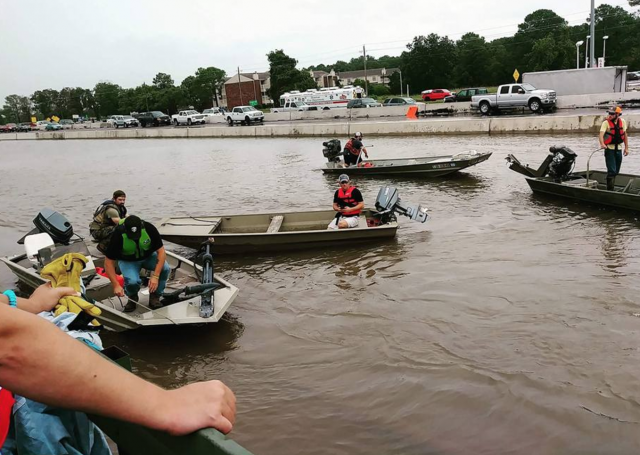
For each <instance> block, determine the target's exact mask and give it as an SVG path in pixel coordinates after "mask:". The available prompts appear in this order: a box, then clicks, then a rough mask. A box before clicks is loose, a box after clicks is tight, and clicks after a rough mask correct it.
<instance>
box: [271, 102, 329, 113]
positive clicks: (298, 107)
mask: <svg viewBox="0 0 640 455" xmlns="http://www.w3.org/2000/svg"><path fill="white" fill-rule="evenodd" d="M317 110H318V107H317V106H309V105H308V104H307V103H305V102H304V101H286V102H285V103H284V106H282V107H274V108H273V109H271V112H274V113H275V112H290V111H317Z"/></svg>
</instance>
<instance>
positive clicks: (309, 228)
mask: <svg viewBox="0 0 640 455" xmlns="http://www.w3.org/2000/svg"><path fill="white" fill-rule="evenodd" d="M371 213H372V212H371V211H369V210H367V211H364V212H363V215H361V218H360V225H359V226H358V227H357V228H352V229H337V230H328V229H327V226H328V224H329V223H330V222H331V220H332V219H333V217H334V216H335V212H334V211H333V210H322V211H310V212H297V213H270V214H255V215H232V216H224V215H222V216H218V217H178V218H166V219H164V220H162V221H161V222H160V223H159V224H158V231H159V232H160V235H161V236H162V238H163V239H164V240H166V241H169V242H172V243H176V244H178V245H183V246H186V247H189V248H194V249H197V248H199V247H200V245H201V244H202V242H204V241H206V240H208V239H211V238H213V239H214V242H213V244H212V245H211V247H212V251H213V253H215V254H241V253H265V252H269V253H277V252H283V251H292V250H300V249H310V248H321V247H329V246H336V245H345V244H352V243H357V242H371V241H380V240H384V239H392V238H393V237H395V235H396V232H397V229H398V223H397V222H396V221H392V222H390V223H388V224H385V225H381V226H376V227H368V226H367V221H366V218H367V217H368V216H370V215H371ZM277 216H281V217H283V219H284V221H283V222H282V227H281V229H280V230H279V231H278V232H270V233H269V232H267V231H268V230H269V226H270V224H271V222H272V220H273V218H274V217H277Z"/></svg>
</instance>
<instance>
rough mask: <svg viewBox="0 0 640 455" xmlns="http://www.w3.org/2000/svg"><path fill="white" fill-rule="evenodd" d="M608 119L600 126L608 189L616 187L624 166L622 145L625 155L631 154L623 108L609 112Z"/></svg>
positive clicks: (611, 189)
mask: <svg viewBox="0 0 640 455" xmlns="http://www.w3.org/2000/svg"><path fill="white" fill-rule="evenodd" d="M607 114H608V115H607V119H606V120H605V121H604V122H602V126H601V127H600V136H599V139H600V147H602V148H603V149H604V161H605V163H606V164H607V190H609V191H613V190H614V188H615V182H616V176H617V175H618V173H619V172H620V167H621V166H622V151H621V150H620V145H621V144H624V156H627V155H628V154H629V138H628V137H627V122H625V121H624V120H623V119H621V118H620V116H621V115H622V108H621V107H620V106H618V107H616V108H615V109H612V110H610V111H609V112H607Z"/></svg>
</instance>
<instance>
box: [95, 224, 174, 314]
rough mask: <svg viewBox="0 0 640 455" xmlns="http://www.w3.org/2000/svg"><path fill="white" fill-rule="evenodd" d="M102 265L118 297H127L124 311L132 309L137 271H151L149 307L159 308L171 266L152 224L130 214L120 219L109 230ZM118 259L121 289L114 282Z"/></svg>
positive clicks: (139, 282) (115, 281)
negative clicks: (112, 229) (108, 240)
mask: <svg viewBox="0 0 640 455" xmlns="http://www.w3.org/2000/svg"><path fill="white" fill-rule="evenodd" d="M105 255H106V258H105V261H104V264H105V265H104V268H105V271H106V272H107V277H109V281H111V285H112V286H113V293H114V294H115V295H117V296H118V297H124V296H125V295H126V296H127V303H126V305H125V307H124V311H125V312H130V311H135V309H136V302H137V301H138V291H139V290H140V285H141V283H142V280H141V279H140V270H141V269H145V270H147V271H151V272H152V273H151V279H150V280H149V307H150V308H151V309H152V310H157V309H158V308H162V304H161V303H160V297H161V296H162V293H163V292H164V288H165V286H166V284H167V278H169V272H170V271H171V268H170V267H169V264H168V263H167V261H166V257H167V256H166V252H165V250H164V245H163V243H162V238H161V237H160V234H159V233H158V230H157V229H156V227H155V226H154V225H153V224H151V223H149V222H146V221H142V220H141V219H140V218H138V217H137V216H135V215H131V216H129V217H127V218H125V219H124V220H121V221H120V224H119V225H118V227H117V228H116V229H115V230H114V231H113V234H112V235H111V240H110V242H109V247H108V249H107V251H106V253H105ZM116 261H118V265H119V266H120V271H121V272H122V276H123V277H124V289H123V288H122V286H120V283H118V280H117V276H116V266H115V263H116Z"/></svg>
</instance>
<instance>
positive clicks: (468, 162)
mask: <svg viewBox="0 0 640 455" xmlns="http://www.w3.org/2000/svg"><path fill="white" fill-rule="evenodd" d="M467 156H468V158H459V159H455V158H454V156H436V157H421V158H405V159H396V160H368V161H367V162H368V163H372V164H373V166H371V167H356V166H349V167H346V168H345V167H342V164H341V163H327V166H326V167H324V168H322V172H324V173H325V174H344V173H348V174H349V176H354V175H355V176H366V175H371V176H378V175H391V176H394V175H395V176H409V177H442V176H444V175H448V174H452V173H454V172H458V171H461V170H462V169H466V168H468V167H470V166H475V165H476V164H479V163H482V162H483V161H486V160H488V159H489V157H491V152H489V153H480V154H476V155H467Z"/></svg>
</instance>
